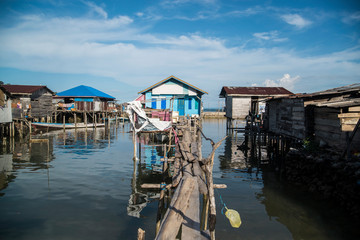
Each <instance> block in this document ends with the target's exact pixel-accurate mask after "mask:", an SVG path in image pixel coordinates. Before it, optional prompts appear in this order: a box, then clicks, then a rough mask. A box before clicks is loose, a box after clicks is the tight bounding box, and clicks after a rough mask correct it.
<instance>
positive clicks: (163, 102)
mask: <svg viewBox="0 0 360 240" xmlns="http://www.w3.org/2000/svg"><path fill="white" fill-rule="evenodd" d="M161 109H166V99H161Z"/></svg>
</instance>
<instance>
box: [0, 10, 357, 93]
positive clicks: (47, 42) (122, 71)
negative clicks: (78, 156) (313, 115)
mask: <svg viewBox="0 0 360 240" xmlns="http://www.w3.org/2000/svg"><path fill="white" fill-rule="evenodd" d="M132 21H133V20H132V19H131V18H129V17H127V16H118V17H116V18H111V19H100V20H94V19H86V18H70V17H63V18H46V16H44V15H39V16H24V17H23V18H22V19H21V22H20V23H19V24H17V25H15V24H14V25H13V26H12V27H7V28H1V27H0V36H2V37H1V38H0V67H9V68H16V69H21V70H29V71H37V72H47V73H64V74H90V75H94V76H101V77H109V78H112V79H116V80H118V81H123V82H127V83H129V84H131V85H134V86H136V87H137V88H139V90H141V89H142V88H144V87H146V86H150V85H151V84H153V83H154V82H157V81H160V80H161V79H164V78H165V77H167V76H169V75H175V76H178V77H180V78H182V79H184V80H185V81H188V82H191V83H192V84H194V85H195V86H197V87H199V88H201V89H204V90H205V91H208V92H209V93H210V94H212V95H213V96H212V97H217V95H218V91H219V90H220V89H221V87H222V86H224V85H234V86H251V85H263V84H265V83H264V79H267V81H266V84H268V85H271V84H273V85H275V84H278V85H283V86H284V87H286V88H289V89H291V90H294V92H298V91H308V92H311V91H313V90H314V89H315V88H314V84H321V89H315V90H323V89H326V88H331V87H335V86H338V85H339V84H341V83H342V81H344V82H345V81H346V83H349V82H350V83H353V82H358V80H359V79H360V63H359V62H360V61H359V60H360V57H359V56H360V49H359V48H353V49H347V50H344V51H340V52H334V53H332V54H327V55H322V56H314V57H303V56H300V55H299V54H298V53H296V52H294V51H289V50H286V49H282V48H271V49H270V48H268V49H266V48H253V49H245V48H241V47H227V46H226V41H225V40H224V39H218V38H208V37H204V36H202V35H201V34H186V35H185V34H184V35H179V36H174V35H173V36H169V35H155V34H151V33H148V32H144V31H145V30H143V29H140V28H135V27H134V25H133V24H130V23H131V22H132ZM257 37H259V38H261V37H262V38H265V39H266V38H267V37H268V38H269V39H272V38H274V39H276V37H277V34H275V33H271V32H270V33H259V34H258V35H257ZM284 73H291V74H292V75H295V77H291V76H290V75H284V77H283V78H281V79H278V80H271V79H277V77H278V76H282V75H283V74H284ZM298 76H301V80H302V81H301V82H300V81H298V80H299V77H298ZM49 81H51V80H49ZM326 86H329V87H326ZM306 89H308V90H306Z"/></svg>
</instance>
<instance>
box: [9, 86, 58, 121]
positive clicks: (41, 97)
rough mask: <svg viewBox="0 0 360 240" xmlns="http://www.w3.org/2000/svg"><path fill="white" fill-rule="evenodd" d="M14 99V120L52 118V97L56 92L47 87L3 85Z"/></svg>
mask: <svg viewBox="0 0 360 240" xmlns="http://www.w3.org/2000/svg"><path fill="white" fill-rule="evenodd" d="M2 87H3V88H5V89H6V90H7V91H8V92H9V93H11V95H12V97H13V101H12V115H13V118H21V117H25V116H28V117H34V118H47V117H51V115H52V112H53V107H52V106H53V105H52V97H53V95H54V92H53V91H51V90H50V89H49V88H47V87H46V86H33V85H2Z"/></svg>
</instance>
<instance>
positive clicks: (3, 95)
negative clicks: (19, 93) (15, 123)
mask: <svg viewBox="0 0 360 240" xmlns="http://www.w3.org/2000/svg"><path fill="white" fill-rule="evenodd" d="M11 122H12V111H11V93H9V92H8V91H7V90H6V89H5V88H4V87H2V86H0V124H4V123H11Z"/></svg>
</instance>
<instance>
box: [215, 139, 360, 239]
mask: <svg viewBox="0 0 360 240" xmlns="http://www.w3.org/2000/svg"><path fill="white" fill-rule="evenodd" d="M247 137H248V139H246V138H247ZM242 146H243V147H242ZM218 159H219V170H218V171H219V172H220V174H219V178H217V179H215V180H214V181H215V182H217V183H225V184H227V186H228V188H227V189H225V190H220V191H219V190H217V191H215V192H218V193H219V194H218V195H217V198H219V197H220V195H221V196H222V199H223V201H224V202H225V203H226V205H227V206H228V207H229V208H233V209H236V210H237V211H238V212H239V213H240V215H241V216H242V219H243V225H242V226H241V227H240V228H239V229H233V228H231V227H230V225H229V224H228V221H227V219H226V218H224V217H223V216H221V215H220V216H219V221H217V225H216V231H217V232H216V233H217V237H219V238H220V239H320V240H322V239H359V236H360V233H359V230H358V228H357V227H356V226H357V224H358V223H359V221H358V220H355V219H353V218H351V217H349V214H347V213H346V212H344V211H342V210H341V209H339V208H338V206H337V205H336V204H335V203H330V202H327V201H324V200H323V199H321V198H319V197H317V196H314V195H313V194H311V193H308V192H307V191H302V190H301V188H299V187H298V186H293V185H291V184H288V183H287V182H286V180H285V179H279V176H278V175H277V174H275V171H274V170H273V169H272V167H271V166H270V165H269V161H268V155H267V148H266V146H265V145H264V142H263V139H262V138H258V137H257V138H256V139H254V138H252V137H251V136H245V135H243V134H241V135H239V134H238V135H237V136H235V135H229V137H228V138H227V139H226V141H225V142H224V145H223V150H221V148H219V154H218ZM214 171H217V170H216V169H215V170H214ZM262 206H263V207H262ZM221 208H222V203H221V202H220V201H219V199H217V211H218V212H219V213H221Z"/></svg>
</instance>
